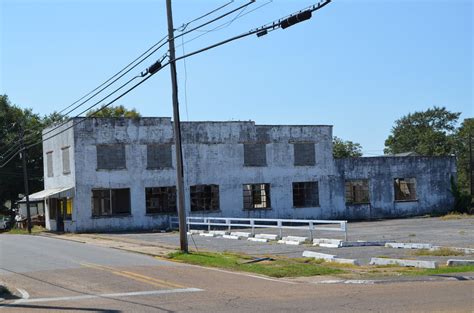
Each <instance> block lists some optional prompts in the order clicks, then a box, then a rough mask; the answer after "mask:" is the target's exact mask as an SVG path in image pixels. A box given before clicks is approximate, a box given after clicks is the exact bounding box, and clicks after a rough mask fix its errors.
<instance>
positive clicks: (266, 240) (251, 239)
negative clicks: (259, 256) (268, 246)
mask: <svg viewBox="0 0 474 313" xmlns="http://www.w3.org/2000/svg"><path fill="white" fill-rule="evenodd" d="M247 240H248V241H255V242H268V239H265V238H252V237H250V238H247Z"/></svg>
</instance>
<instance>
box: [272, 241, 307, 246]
mask: <svg viewBox="0 0 474 313" xmlns="http://www.w3.org/2000/svg"><path fill="white" fill-rule="evenodd" d="M278 243H281V244H285V245H292V246H299V245H300V244H301V243H302V242H301V241H293V240H278Z"/></svg>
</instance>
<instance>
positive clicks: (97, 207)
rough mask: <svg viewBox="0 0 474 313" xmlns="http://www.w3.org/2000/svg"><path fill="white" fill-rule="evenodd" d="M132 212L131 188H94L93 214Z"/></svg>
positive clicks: (106, 214)
mask: <svg viewBox="0 0 474 313" xmlns="http://www.w3.org/2000/svg"><path fill="white" fill-rule="evenodd" d="M125 214H130V189H129V188H121V189H92V216H111V215H125Z"/></svg>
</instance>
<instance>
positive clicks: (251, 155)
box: [244, 143, 267, 166]
mask: <svg viewBox="0 0 474 313" xmlns="http://www.w3.org/2000/svg"><path fill="white" fill-rule="evenodd" d="M244 165H245V166H267V145H266V144H264V143H246V144H244Z"/></svg>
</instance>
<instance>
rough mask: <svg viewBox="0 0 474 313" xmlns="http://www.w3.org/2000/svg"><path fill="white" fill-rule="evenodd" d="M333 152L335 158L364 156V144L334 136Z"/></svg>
mask: <svg viewBox="0 0 474 313" xmlns="http://www.w3.org/2000/svg"><path fill="white" fill-rule="evenodd" d="M332 149H333V150H332V153H333V156H334V158H336V159H339V158H358V157H361V156H362V146H361V145H360V144H358V143H354V142H352V141H349V140H347V141H344V140H342V139H341V138H339V137H336V136H334V138H333V141H332Z"/></svg>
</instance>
